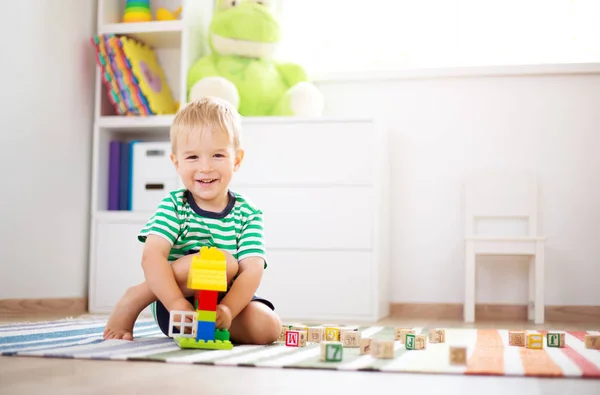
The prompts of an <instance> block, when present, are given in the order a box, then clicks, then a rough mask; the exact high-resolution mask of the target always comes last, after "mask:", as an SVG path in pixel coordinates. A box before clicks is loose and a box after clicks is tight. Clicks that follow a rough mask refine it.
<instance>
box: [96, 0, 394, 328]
mask: <svg viewBox="0 0 600 395" xmlns="http://www.w3.org/2000/svg"><path fill="white" fill-rule="evenodd" d="M152 4H153V6H154V7H155V9H156V7H166V8H168V9H170V10H174V9H176V8H177V7H179V6H180V5H181V6H182V7H183V12H182V14H181V20H180V21H170V22H147V23H128V24H124V23H120V20H121V17H122V14H123V10H124V6H125V1H124V0H99V4H98V6H99V10H98V11H99V12H98V29H97V30H98V32H99V33H109V32H110V33H114V34H123V35H127V36H131V37H136V38H137V39H139V40H142V41H146V40H147V42H148V43H149V44H151V45H153V46H154V49H155V51H156V53H157V55H158V58H159V61H160V63H161V66H162V67H163V69H164V70H165V74H166V77H167V80H168V83H169V85H170V87H171V89H172V91H173V93H174V95H175V96H176V99H177V100H179V101H180V102H181V103H185V102H186V95H185V93H186V76H187V70H188V69H189V67H190V66H191V65H192V64H193V62H194V61H195V60H196V59H198V58H199V57H200V56H201V55H202V54H203V53H205V52H206V51H207V46H206V44H205V43H206V40H205V34H204V32H205V31H206V29H207V28H208V23H209V22H210V18H211V13H212V5H213V0H172V1H171V0H163V1H161V0H153V1H152ZM172 120H173V115H161V116H147V117H132V116H130V117H126V116H118V115H116V114H115V111H114V110H113V108H112V105H111V104H110V102H109V101H108V97H107V95H106V91H105V86H104V84H103V83H102V81H101V79H100V75H99V74H98V75H97V78H96V113H95V123H94V128H93V167H92V168H93V171H92V181H91V184H92V185H91V190H92V195H91V196H92V202H91V206H90V207H91V212H90V219H91V223H90V257H89V259H90V262H89V291H88V300H89V311H90V313H93V314H100V313H109V312H110V311H111V310H112V309H113V307H114V305H115V303H116V302H117V300H118V299H119V298H120V296H121V295H122V294H123V292H124V291H125V290H126V289H127V288H128V287H130V286H132V285H135V284H137V283H139V282H141V281H143V272H142V268H141V265H140V260H141V252H142V248H143V245H142V243H139V242H137V239H136V235H137V233H138V232H139V230H140V229H141V227H142V226H143V225H144V224H145V223H146V221H147V220H148V218H149V217H150V215H152V212H132V211H108V210H107V209H108V177H109V145H110V141H111V140H121V141H127V140H133V139H135V140H141V141H168V139H169V127H170V125H171V122H172ZM243 127H244V142H245V144H246V146H247V153H246V158H245V160H244V165H243V166H242V169H241V171H240V173H239V174H238V176H236V180H235V181H234V184H233V185H232V189H234V190H237V191H239V192H241V193H244V192H247V193H248V195H249V197H251V198H253V199H254V200H255V201H256V203H257V204H259V205H260V206H261V208H262V209H263V211H264V212H265V216H266V219H265V221H266V225H265V226H266V228H267V230H266V232H268V234H269V236H268V237H269V239H268V240H267V249H268V251H269V256H270V259H271V260H272V265H270V267H269V269H268V270H267V272H266V274H265V281H264V284H263V285H261V288H260V289H259V292H260V294H261V295H263V296H264V297H267V298H270V299H272V300H273V303H274V304H275V305H276V308H277V312H278V313H279V314H280V315H281V316H282V318H284V319H299V320H300V319H302V320H323V321H329V322H331V321H333V320H353V321H374V320H377V319H379V318H382V317H385V316H386V315H387V314H388V311H389V302H390V299H389V293H390V287H389V277H390V276H389V273H390V272H389V263H390V253H389V217H390V215H389V197H388V195H389V191H388V187H389V162H388V159H387V155H385V152H386V151H387V144H386V143H385V133H384V131H383V130H382V129H380V128H378V127H377V125H376V124H375V123H374V122H373V121H372V120H368V119H367V120H365V119H355V118H327V117H322V118H321V117H319V118H289V117H252V118H244V119H243ZM323 139H325V141H326V142H329V143H331V145H327V144H323V145H322V144H314V143H313V141H317V140H319V141H323ZM339 144H343V148H342V149H337V148H336V147H338V148H339ZM286 147H288V148H289V147H293V148H292V149H291V151H292V152H290V150H289V149H287V148H286ZM286 152H287V154H286ZM303 158H304V159H303ZM314 158H318V160H320V161H321V160H322V161H327V163H326V164H325V163H324V164H323V165H322V166H321V165H319V162H318V161H313V159H314ZM356 158H360V160H356ZM306 159H308V161H307V163H308V164H309V165H305V164H302V161H303V160H306ZM322 167H325V168H326V169H325V170H324V169H323V168H322ZM273 196H278V197H279V198H285V199H291V200H294V201H295V202H297V203H298V202H306V204H305V205H302V204H292V205H290V204H288V203H287V202H285V201H281V200H280V199H274V198H273ZM350 203H351V204H352V205H350ZM295 210H296V211H295ZM297 210H300V211H297ZM303 210H304V211H303ZM314 210H316V211H317V215H320V216H321V217H315V218H314V219H313V220H312V221H308V219H309V218H310V216H309V215H308V214H310V213H311V211H314ZM353 213H356V217H355V214H353ZM286 217H289V218H292V219H294V218H295V221H296V222H301V223H302V225H300V226H302V227H304V228H305V229H304V232H307V234H309V235H310V237H308V238H307V239H302V238H300V237H296V238H293V237H292V235H301V234H302V233H303V230H302V229H301V228H296V229H292V228H289V225H288V223H287V222H285V221H282V220H281V219H285V218H286ZM321 221H323V222H321ZM328 221H330V222H331V221H336V222H335V223H334V226H333V227H331V228H330V230H329V231H330V232H331V235H330V234H328V233H327V232H328V230H327V229H328V228H327V226H324V224H329V223H328ZM356 224H359V225H361V228H360V229H358V230H355V229H353V226H355V225H356ZM286 234H289V235H290V238H286V237H285V235H286ZM358 235H362V237H358Z"/></svg>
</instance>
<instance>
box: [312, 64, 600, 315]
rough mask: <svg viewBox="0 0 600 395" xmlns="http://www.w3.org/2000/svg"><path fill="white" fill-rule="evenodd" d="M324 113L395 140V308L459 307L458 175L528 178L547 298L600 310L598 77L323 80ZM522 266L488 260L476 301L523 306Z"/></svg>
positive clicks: (515, 262)
mask: <svg viewBox="0 0 600 395" xmlns="http://www.w3.org/2000/svg"><path fill="white" fill-rule="evenodd" d="M318 86H319V88H320V89H321V90H322V92H323V93H324V94H325V95H326V98H327V104H326V106H327V107H326V114H327V115H347V116H355V115H357V116H359V115H365V116H369V115H375V116H379V117H381V118H382V119H383V120H384V121H385V124H386V125H387V127H388V128H389V130H390V133H391V141H392V144H391V150H392V152H391V157H392V158H393V159H392V160H393V165H392V166H393V174H392V177H393V181H392V182H393V186H392V202H393V203H392V204H393V211H392V213H391V215H392V218H393V231H392V240H393V242H392V245H393V246H394V252H393V255H394V260H393V276H392V277H393V278H392V281H393V282H392V284H393V285H392V287H393V300H394V301H396V302H444V303H462V302H463V300H464V297H463V294H464V292H463V287H464V280H463V265H464V263H463V256H464V255H463V250H462V246H463V244H462V237H463V235H464V230H463V219H462V215H463V214H462V211H461V201H460V183H461V177H463V176H464V175H465V173H466V172H468V171H470V170H472V169H485V168H486V167H507V168H516V169H526V170H532V171H534V172H535V173H536V174H537V176H538V177H539V182H540V184H541V185H540V188H541V190H540V193H541V217H540V219H539V220H540V227H541V230H542V232H543V233H544V234H545V235H547V236H548V238H549V239H548V244H547V250H546V265H547V266H546V287H547V288H546V289H547V291H546V302H547V303H548V304H552V305H557V304H558V305H577V304H581V305H600V287H598V279H599V278H600V110H599V107H598V105H599V103H600V75H579V76H577V75H572V76H566V75H565V76H559V75H555V76H528V77H495V78H494V77H487V78H485V77H478V78H464V77H463V78H440V79H426V78H423V79H404V80H400V79H397V80H393V81H380V82H329V83H326V82H320V83H318ZM523 263H524V261H523V259H522V258H512V259H510V258H508V259H507V258H492V259H486V260H485V262H483V264H482V265H481V266H479V272H478V278H477V280H478V286H477V301H478V302H481V303H511V304H513V303H514V304H520V303H526V301H527V281H526V275H527V271H526V269H525V265H523Z"/></svg>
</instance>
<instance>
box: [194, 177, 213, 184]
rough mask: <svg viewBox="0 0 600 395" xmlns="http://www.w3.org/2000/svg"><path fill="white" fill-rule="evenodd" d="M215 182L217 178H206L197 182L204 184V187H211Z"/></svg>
mask: <svg viewBox="0 0 600 395" xmlns="http://www.w3.org/2000/svg"><path fill="white" fill-rule="evenodd" d="M215 181H217V179H216V178H206V179H204V180H196V182H198V183H200V184H202V185H209V184H212V183H214V182H215Z"/></svg>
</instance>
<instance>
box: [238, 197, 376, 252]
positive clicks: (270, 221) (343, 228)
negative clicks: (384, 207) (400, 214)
mask: <svg viewBox="0 0 600 395" xmlns="http://www.w3.org/2000/svg"><path fill="white" fill-rule="evenodd" d="M233 190H234V191H236V192H239V193H241V194H243V195H245V196H247V198H248V199H249V200H250V201H252V202H254V203H255V204H256V205H257V206H258V207H259V208H260V209H261V210H262V211H263V213H264V226H265V237H266V245H267V249H271V248H296V249H302V248H304V249H345V248H355V249H356V248H364V249H369V248H371V247H372V234H373V212H372V210H373V209H374V204H373V197H372V194H373V189H371V188H367V187H347V188H271V187H265V188H258V187H240V188H236V189H233Z"/></svg>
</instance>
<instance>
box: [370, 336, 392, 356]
mask: <svg viewBox="0 0 600 395" xmlns="http://www.w3.org/2000/svg"><path fill="white" fill-rule="evenodd" d="M371 355H372V356H373V358H379V359H393V358H394V341H393V340H381V339H373V340H371Z"/></svg>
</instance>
